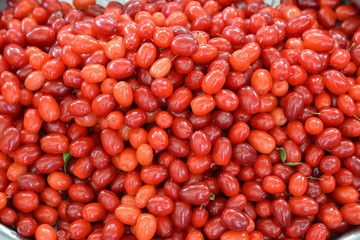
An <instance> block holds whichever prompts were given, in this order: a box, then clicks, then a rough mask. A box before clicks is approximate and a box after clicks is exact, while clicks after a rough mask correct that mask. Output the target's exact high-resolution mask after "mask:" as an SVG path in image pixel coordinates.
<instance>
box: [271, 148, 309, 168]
mask: <svg viewBox="0 0 360 240" xmlns="http://www.w3.org/2000/svg"><path fill="white" fill-rule="evenodd" d="M276 149H277V150H279V152H280V159H281V162H282V163H283V164H285V165H288V166H297V165H301V164H303V163H302V162H299V163H291V162H290V163H288V162H285V160H286V152H285V150H284V149H283V148H276Z"/></svg>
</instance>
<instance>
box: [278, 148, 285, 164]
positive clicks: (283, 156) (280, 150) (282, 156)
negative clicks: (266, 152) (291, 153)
mask: <svg viewBox="0 0 360 240" xmlns="http://www.w3.org/2000/svg"><path fill="white" fill-rule="evenodd" d="M276 149H277V150H279V152H280V159H281V162H282V163H285V159H286V152H285V150H284V149H283V148H276Z"/></svg>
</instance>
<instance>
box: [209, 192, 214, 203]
mask: <svg viewBox="0 0 360 240" xmlns="http://www.w3.org/2000/svg"><path fill="white" fill-rule="evenodd" d="M210 200H211V201H214V200H215V194H213V193H212V194H211V197H210Z"/></svg>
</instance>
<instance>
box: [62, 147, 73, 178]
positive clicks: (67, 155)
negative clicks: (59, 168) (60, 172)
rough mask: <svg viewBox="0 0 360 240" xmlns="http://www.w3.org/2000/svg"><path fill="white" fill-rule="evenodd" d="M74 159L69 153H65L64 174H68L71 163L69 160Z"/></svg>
mask: <svg viewBox="0 0 360 240" xmlns="http://www.w3.org/2000/svg"><path fill="white" fill-rule="evenodd" d="M71 158H72V156H71V154H70V152H69V151H66V152H64V153H63V159H64V172H65V173H67V170H66V169H67V164H68V162H69V160H70V159H71Z"/></svg>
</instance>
